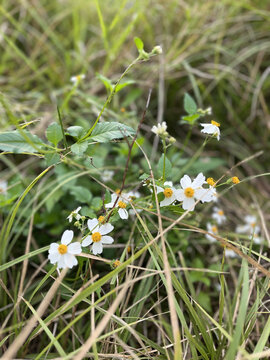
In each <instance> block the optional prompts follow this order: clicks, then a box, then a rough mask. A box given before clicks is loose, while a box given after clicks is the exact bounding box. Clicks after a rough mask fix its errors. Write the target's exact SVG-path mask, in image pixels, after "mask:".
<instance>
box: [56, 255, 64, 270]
mask: <svg viewBox="0 0 270 360" xmlns="http://www.w3.org/2000/svg"><path fill="white" fill-rule="evenodd" d="M57 267H58V269H64V268H66V264H65V259H64V256H63V255H61V256H60V258H59V260H58V263H57Z"/></svg>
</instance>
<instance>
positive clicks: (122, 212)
mask: <svg viewBox="0 0 270 360" xmlns="http://www.w3.org/2000/svg"><path fill="white" fill-rule="evenodd" d="M117 197H118V195H117V194H115V193H114V194H112V197H111V202H110V203H108V204H106V205H105V208H106V209H111V208H112V207H113V205H114V203H115V201H116V199H117ZM127 205H128V197H127V195H120V196H119V198H118V200H117V203H116V205H115V207H116V208H118V214H119V216H120V218H121V219H123V220H126V219H128V212H127V210H126V207H127Z"/></svg>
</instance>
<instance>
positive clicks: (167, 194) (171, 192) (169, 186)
mask: <svg viewBox="0 0 270 360" xmlns="http://www.w3.org/2000/svg"><path fill="white" fill-rule="evenodd" d="M161 192H162V193H163V194H164V199H163V200H162V201H161V202H160V206H161V207H162V206H169V205H171V204H172V203H173V202H174V201H175V200H177V194H179V196H180V193H181V190H177V189H176V188H175V187H174V186H173V183H172V182H171V181H165V183H164V187H160V186H157V193H158V194H159V193H161Z"/></svg>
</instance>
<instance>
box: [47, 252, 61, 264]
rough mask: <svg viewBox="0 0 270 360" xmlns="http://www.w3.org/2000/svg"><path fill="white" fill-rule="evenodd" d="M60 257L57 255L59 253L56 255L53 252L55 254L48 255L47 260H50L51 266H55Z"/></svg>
mask: <svg viewBox="0 0 270 360" xmlns="http://www.w3.org/2000/svg"><path fill="white" fill-rule="evenodd" d="M60 256H61V255H60V254H59V252H57V253H56V252H55V253H51V254H49V256H48V259H49V260H50V262H51V263H52V264H55V263H57V261H58V260H59V259H60Z"/></svg>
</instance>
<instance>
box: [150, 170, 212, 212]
mask: <svg viewBox="0 0 270 360" xmlns="http://www.w3.org/2000/svg"><path fill="white" fill-rule="evenodd" d="M204 184H206V181H205V176H204V175H203V173H200V174H199V175H197V177H196V178H195V179H194V180H193V181H192V180H191V178H190V177H189V176H188V175H184V176H183V177H182V178H181V180H180V185H181V188H180V189H176V188H175V187H174V186H173V184H172V182H170V181H166V182H165V183H164V186H163V187H161V186H157V193H158V194H159V193H161V192H162V193H163V195H164V200H162V201H161V202H160V206H161V207H162V206H168V205H171V204H173V203H174V202H175V201H179V202H182V208H183V209H184V210H189V211H193V210H194V208H195V203H196V201H198V200H199V201H201V202H202V203H204V202H210V201H215V200H216V199H217V192H216V189H215V188H214V187H213V186H210V187H208V188H204V187H203V185H204Z"/></svg>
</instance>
